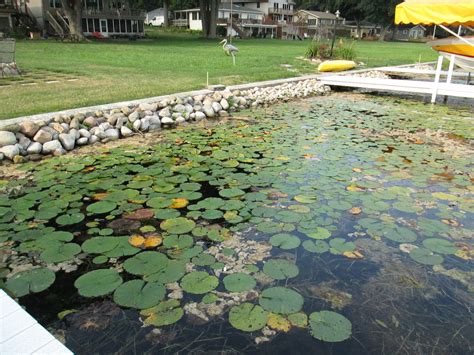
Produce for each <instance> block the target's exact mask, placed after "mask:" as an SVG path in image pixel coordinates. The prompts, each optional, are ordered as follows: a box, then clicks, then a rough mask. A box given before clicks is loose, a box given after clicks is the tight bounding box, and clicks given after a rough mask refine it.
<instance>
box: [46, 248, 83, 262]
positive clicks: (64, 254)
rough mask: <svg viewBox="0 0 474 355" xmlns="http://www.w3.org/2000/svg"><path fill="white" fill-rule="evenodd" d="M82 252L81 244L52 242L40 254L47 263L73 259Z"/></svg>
mask: <svg viewBox="0 0 474 355" xmlns="http://www.w3.org/2000/svg"><path fill="white" fill-rule="evenodd" d="M80 252H81V246H80V245H78V244H76V243H65V244H63V243H58V244H50V246H49V247H47V248H46V249H45V250H44V251H43V252H42V253H41V255H40V257H41V259H43V260H44V261H45V262H47V263H60V262H63V261H67V260H71V259H72V258H73V257H74V256H75V255H77V254H79V253H80Z"/></svg>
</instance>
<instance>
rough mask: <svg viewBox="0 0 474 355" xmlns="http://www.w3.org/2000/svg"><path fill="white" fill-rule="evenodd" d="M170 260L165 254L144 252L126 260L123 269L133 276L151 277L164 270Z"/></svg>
mask: <svg viewBox="0 0 474 355" xmlns="http://www.w3.org/2000/svg"><path fill="white" fill-rule="evenodd" d="M168 262H169V259H168V257H167V256H166V255H165V254H161V253H159V252H156V251H144V252H141V253H139V254H137V255H135V256H134V257H132V258H130V259H127V260H125V262H124V264H123V268H124V269H125V271H127V272H128V273H130V274H133V275H151V274H154V273H156V272H158V271H159V270H160V269H164V268H165V267H166V266H167V265H168Z"/></svg>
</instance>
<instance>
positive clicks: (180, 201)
mask: <svg viewBox="0 0 474 355" xmlns="http://www.w3.org/2000/svg"><path fill="white" fill-rule="evenodd" d="M171 201H172V204H171V205H170V206H169V207H168V208H174V209H180V208H184V207H186V206H187V205H189V201H188V200H187V199H185V198H173V199H172V200H171Z"/></svg>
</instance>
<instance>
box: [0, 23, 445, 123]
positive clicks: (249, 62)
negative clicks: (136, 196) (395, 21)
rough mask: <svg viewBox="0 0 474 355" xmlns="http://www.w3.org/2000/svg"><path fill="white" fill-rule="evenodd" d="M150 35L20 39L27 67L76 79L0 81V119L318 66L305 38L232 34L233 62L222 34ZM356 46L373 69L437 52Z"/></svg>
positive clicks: (429, 57) (419, 46) (413, 47)
mask: <svg viewBox="0 0 474 355" xmlns="http://www.w3.org/2000/svg"><path fill="white" fill-rule="evenodd" d="M152 35H153V37H152V38H150V39H143V40H138V41H128V40H108V41H100V42H99V41H92V42H87V43H61V42H56V41H54V40H45V41H18V42H17V53H16V60H17V63H18V65H19V66H20V68H21V69H22V70H24V71H26V72H34V71H35V70H47V71H49V72H50V74H49V75H48V77H49V78H50V77H54V73H55V72H58V73H63V74H64V73H66V74H71V76H72V77H78V78H79V80H77V81H72V82H69V81H64V80H60V81H59V82H57V83H49V84H48V83H45V82H39V83H37V84H36V85H12V86H9V87H0V103H1V104H0V119H7V118H13V117H18V116H22V115H29V114H36V113H44V112H50V111H57V110H62V109H69V108H76V107H82V106H90V105H95V104H104V103H112V102H118V101H124V100H129V99H138V98H145V97H151V96H159V95H164V94H169V93H175V92H181V91H188V90H195V89H202V88H204V87H205V85H206V74H207V73H209V82H210V84H227V85H228V84H236V83H244V82H251V81H260V80H270V79H277V78H285V77H291V76H297V75H300V74H305V73H314V72H315V71H316V68H315V66H314V65H313V64H311V63H309V62H307V61H303V60H301V59H298V58H297V57H301V56H303V54H304V52H305V50H306V47H307V45H308V43H309V42H308V41H281V40H270V39H265V40H262V39H260V40H257V39H255V40H253V39H252V40H235V41H234V42H233V43H234V44H235V45H236V46H237V47H239V49H240V52H239V53H238V55H237V65H236V66H233V65H232V59H231V58H230V57H226V56H225V55H224V53H223V51H222V48H221V47H220V46H219V45H218V42H219V41H218V40H204V39H200V38H199V37H198V36H197V35H194V34H179V33H163V32H159V33H158V32H153V33H152ZM355 50H356V53H357V56H358V58H357V59H358V60H360V61H363V62H364V63H366V64H367V65H368V66H372V67H374V66H382V65H395V64H405V63H413V62H416V61H418V60H419V59H421V60H422V61H428V60H434V59H435V58H436V55H435V53H434V52H433V51H432V50H431V49H430V48H429V47H428V46H426V45H424V44H414V43H388V42H357V43H356V44H355ZM282 64H290V65H292V66H293V68H291V70H288V68H285V67H283V66H282ZM1 80H2V79H0V83H1Z"/></svg>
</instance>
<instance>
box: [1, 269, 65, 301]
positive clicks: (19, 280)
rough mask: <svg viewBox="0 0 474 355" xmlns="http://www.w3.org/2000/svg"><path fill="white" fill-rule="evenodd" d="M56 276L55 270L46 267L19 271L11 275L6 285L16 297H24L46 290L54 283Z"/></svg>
mask: <svg viewBox="0 0 474 355" xmlns="http://www.w3.org/2000/svg"><path fill="white" fill-rule="evenodd" d="M55 279H56V276H55V274H54V272H53V271H51V270H49V269H46V268H38V269H32V270H27V271H22V272H19V273H17V274H15V275H13V276H12V277H10V278H9V279H8V280H7V282H6V283H5V287H6V288H7V289H8V290H9V291H11V292H12V293H13V294H14V295H15V296H16V297H22V296H25V295H28V294H30V293H38V292H41V291H44V290H46V289H47V288H48V287H49V286H51V285H52V284H53V283H54V280H55Z"/></svg>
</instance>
